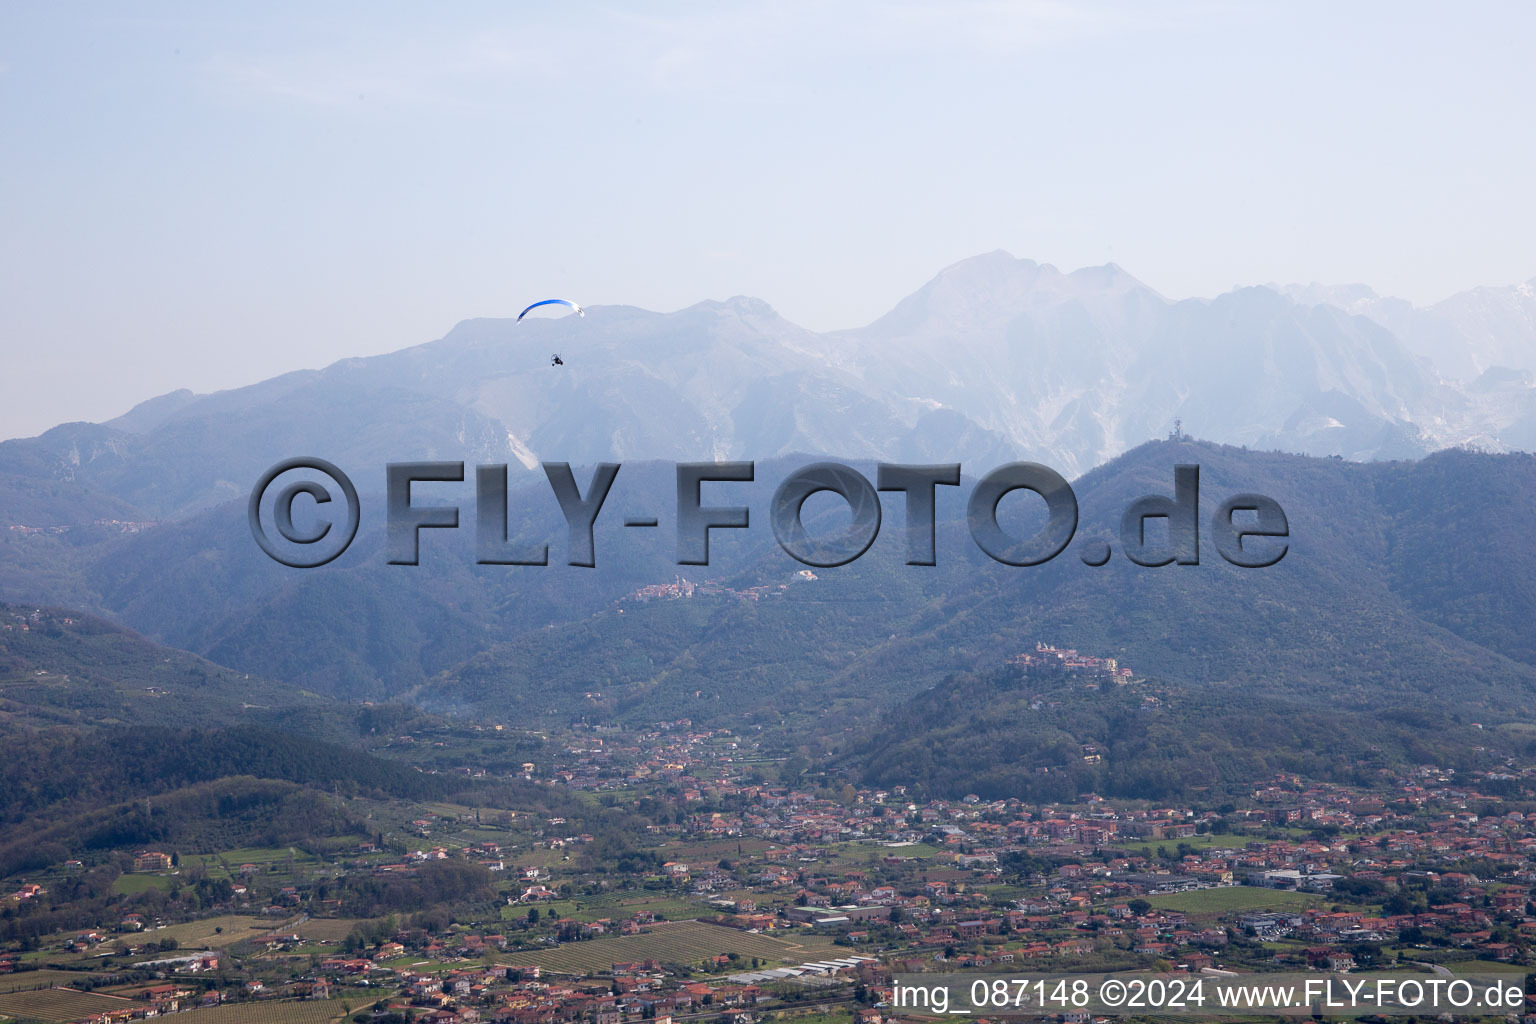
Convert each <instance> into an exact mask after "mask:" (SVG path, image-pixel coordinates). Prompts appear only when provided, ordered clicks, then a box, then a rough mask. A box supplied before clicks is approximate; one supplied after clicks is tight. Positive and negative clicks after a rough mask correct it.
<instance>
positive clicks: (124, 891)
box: [112, 875, 171, 896]
mask: <svg viewBox="0 0 1536 1024" xmlns="http://www.w3.org/2000/svg"><path fill="white" fill-rule="evenodd" d="M170 887H171V880H170V879H169V878H167V877H165V876H164V875H120V876H119V877H118V879H117V881H115V882H113V883H112V891H113V892H115V893H118V894H119V895H122V896H138V895H141V894H142V893H146V892H149V890H151V889H169V888H170Z"/></svg>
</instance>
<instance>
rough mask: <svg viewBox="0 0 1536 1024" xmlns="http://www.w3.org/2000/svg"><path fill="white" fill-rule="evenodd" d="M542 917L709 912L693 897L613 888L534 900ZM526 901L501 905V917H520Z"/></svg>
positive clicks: (670, 916)
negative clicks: (571, 896) (599, 893)
mask: <svg viewBox="0 0 1536 1024" xmlns="http://www.w3.org/2000/svg"><path fill="white" fill-rule="evenodd" d="M538 907H539V914H540V915H541V916H543V917H569V918H573V919H575V920H577V921H597V920H600V919H602V918H605V917H608V918H613V919H614V920H618V919H620V918H626V917H633V916H634V915H635V913H636V912H637V911H641V910H649V911H650V912H651V913H652V914H655V915H656V916H657V917H661V918H666V919H667V920H669V921H679V920H691V919H692V918H695V917H698V916H699V915H700V914H705V913H712V912H713V911H711V910H710V908H709V907H708V906H706V905H705V904H704V903H703V902H700V901H696V900H686V899H678V898H677V897H676V896H675V895H669V894H667V893H646V892H644V891H640V892H634V891H631V892H615V893H604V894H602V895H600V896H582V897H580V898H578V899H570V900H553V901H550V902H548V903H540V904H538ZM528 909H529V905H526V904H521V903H519V904H517V905H515V906H510V907H503V908H502V909H501V919H502V920H503V921H514V920H518V921H520V920H522V919H523V918H524V917H526V916H527V915H528Z"/></svg>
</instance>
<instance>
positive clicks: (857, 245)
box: [0, 0, 1536, 437]
mask: <svg viewBox="0 0 1536 1024" xmlns="http://www.w3.org/2000/svg"><path fill="white" fill-rule="evenodd" d="M317 8H321V9H318V10H317ZM1533 39H1536V4H1529V3H1508V4H1476V3H1473V4H1455V5H1452V4H1414V3H1403V2H1387V3H1337V2H1325V3H1301V2H1294V0H1286V2H1278V3H1272V4H1261V3H1217V2H1212V3H1166V4H1156V3H1143V2H1133V3H1125V4H1100V3H1067V2H1029V0H1019V2H957V0H946V2H936V3H904V2H901V0H891V2H878V3H877V2H870V3H834V2H830V0H814V2H808V3H804V4H796V3H771V4H770V3H761V4H753V5H743V6H733V5H728V4H723V3H700V4H686V3H675V4H673V3H669V4H622V5H620V4H615V5H613V6H604V5H595V4H585V3H574V2H561V3H549V4H544V5H533V4H507V3H496V4H486V5H484V6H476V5H471V4H464V3H456V4H442V5H436V4H421V3H413V4H399V5H387V4H382V3H367V4H358V5H356V6H350V7H349V6H348V5H344V4H323V5H317V4H312V3H293V4H284V3H274V2H263V3H260V4H250V5H246V6H244V7H239V6H236V5H233V4H207V3H205V2H201V0H199V2H196V3H188V4H184V5H183V4H153V3H138V4H132V5H129V4H109V3H95V4H91V3H84V2H82V3H72V4H52V3H45V2H41V0H39V2H35V3H27V2H21V0H6V2H4V3H0V437H9V436H15V435H22V434H31V433H36V432H38V431H41V430H43V429H45V428H47V427H49V426H52V425H54V424H55V423H59V422H62V421H66V420H73V419H96V420H99V419H105V418H108V417H111V416H114V415H116V414H118V413H121V412H123V411H125V410H126V409H128V408H129V407H130V406H132V405H133V404H134V403H136V402H137V401H140V400H141V399H144V398H147V397H150V396H152V395H155V394H159V393H162V392H165V391H169V390H172V389H174V388H177V387H191V388H193V389H195V390H200V391H203V390H212V389H216V388H221V387H230V386H235V385H239V384H244V383H249V382H252V381H255V380H258V379H261V378H263V377H267V376H271V375H273V374H275V373H279V372H282V371H284V370H289V369H296V368H300V367H310V366H320V365H324V364H326V363H329V362H331V361H334V360H335V359H338V358H342V357H345V356H351V355H367V354H372V353H377V352H384V351H389V350H392V349H396V348H400V347H403V346H405V345H409V344H414V343H417V342H421V341H426V340H430V339H432V338H436V337H440V336H441V335H443V334H444V333H446V331H447V330H448V329H449V328H450V327H451V326H452V325H453V324H454V323H455V322H457V321H459V320H461V319H464V318H467V317H474V316H505V315H509V314H515V313H516V312H517V311H518V310H519V309H520V308H521V307H522V306H523V305H525V304H526V303H527V302H530V301H532V300H533V299H536V298H543V297H547V296H549V295H562V296H569V297H571V298H574V299H577V300H578V301H581V302H584V303H590V304H605V303H632V304H636V305H641V306H645V307H648V308H652V309H662V310H666V309H675V308H678V307H681V306H685V305H689V304H691V303H693V302H695V301H698V300H700V299H704V298H724V297H727V296H730V295H733V294H750V295H756V296H759V297H761V298H764V299H766V300H768V301H769V302H770V303H772V304H773V305H774V306H775V307H777V308H778V309H779V310H780V311H781V312H782V313H783V314H784V315H785V316H787V317H789V318H790V319H791V320H794V321H797V322H799V323H802V324H805V325H807V326H810V327H814V328H836V327H847V326H853V325H857V324H861V323H865V322H867V321H869V320H871V319H873V318H874V317H876V316H878V315H879V314H880V313H882V312H884V311H885V310H886V309H888V308H889V307H890V306H891V305H893V304H894V303H895V302H896V301H897V300H898V299H899V298H901V297H902V296H903V295H905V294H907V293H909V292H911V291H912V290H913V289H915V288H916V287H918V286H919V285H920V284H922V282H923V281H925V280H927V279H928V278H929V277H931V276H932V275H933V274H934V273H935V272H936V271H937V270H939V269H940V268H941V267H943V266H945V265H946V264H948V263H951V262H954V261H955V260H957V259H962V258H964V257H966V256H970V255H974V254H976V253H979V252H984V251H987V250H991V249H996V248H1005V249H1008V250H1010V251H1012V252H1013V253H1014V254H1015V255H1019V256H1028V257H1030V258H1033V259H1038V260H1041V261H1046V262H1051V263H1055V264H1057V265H1058V266H1061V267H1063V268H1074V267H1077V266H1083V265H1089V264H1099V263H1104V262H1106V261H1111V260H1113V261H1114V262H1116V263H1119V264H1121V265H1122V266H1123V267H1125V268H1126V269H1127V270H1128V271H1130V272H1131V273H1132V274H1134V275H1136V276H1137V277H1139V278H1141V279H1142V280H1144V281H1146V282H1147V283H1148V284H1150V285H1152V286H1153V287H1155V288H1157V289H1159V290H1161V291H1162V292H1163V293H1164V294H1166V295H1169V296H1171V297H1184V296H1188V295H1209V294H1214V293H1216V292H1220V291H1224V290H1226V289H1227V288H1230V287H1231V286H1233V285H1234V284H1250V283H1257V282H1264V281H1294V280H1301V281H1310V280H1322V281H1326V282H1346V281H1365V282H1367V283H1369V284H1371V285H1373V286H1374V287H1376V288H1377V289H1378V290H1379V291H1382V292H1387V293H1393V294H1399V295H1403V296H1405V297H1408V298H1411V299H1413V300H1415V301H1418V302H1421V303H1422V302H1428V301H1434V300H1436V299H1439V298H1443V297H1444V296H1445V295H1448V294H1450V293H1452V292H1454V291H1458V290H1461V289H1464V288H1467V287H1470V286H1473V285H1476V284H1509V283H1512V282H1514V281H1518V280H1524V279H1526V278H1529V277H1531V276H1532V275H1533V274H1536V244H1533V243H1536V193H1533V186H1532V182H1536V131H1533V130H1532V126H1533V114H1532V111H1533V100H1536V72H1533V70H1532V68H1533V66H1536V62H1533V61H1532V59H1531V54H1530V47H1531V43H1532V40H1533Z"/></svg>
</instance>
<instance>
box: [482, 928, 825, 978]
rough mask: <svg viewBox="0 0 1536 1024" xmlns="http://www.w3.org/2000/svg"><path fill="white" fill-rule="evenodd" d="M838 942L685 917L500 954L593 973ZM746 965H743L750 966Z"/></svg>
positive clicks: (781, 957)
mask: <svg viewBox="0 0 1536 1024" xmlns="http://www.w3.org/2000/svg"><path fill="white" fill-rule="evenodd" d="M831 949H832V943H831V941H830V940H829V939H826V938H823V937H821V936H811V935H801V934H799V933H794V938H784V939H781V938H776V937H774V936H771V935H761V934H758V935H754V934H752V933H750V932H743V931H738V930H737V929H735V928H725V927H722V926H720V925H714V924H704V923H702V922H699V921H685V922H681V923H678V924H661V925H656V926H655V927H654V928H653V929H652V930H651V931H650V932H649V933H647V934H645V935H628V936H622V937H616V938H608V939H592V940H590V941H587V942H568V943H566V944H564V945H561V946H556V947H552V948H550V949H539V950H528V951H525V952H521V953H513V954H511V955H509V956H503V957H498V958H497V959H498V961H499V962H501V963H505V964H510V965H512V966H526V965H537V966H539V967H542V968H543V969H545V970H547V971H555V972H557V973H560V974H592V973H602V972H605V971H607V970H608V969H609V968H610V967H612V966H613V965H614V964H615V963H618V962H622V961H626V960H657V961H660V962H663V963H677V964H692V963H698V962H699V961H701V960H704V959H705V958H707V957H711V956H719V955H721V954H730V953H735V954H736V955H737V956H739V957H742V958H744V959H746V960H747V961H748V962H750V960H751V958H752V957H757V958H759V959H761V960H765V961H769V962H771V963H775V964H782V963H801V962H803V961H806V960H815V959H817V958H818V957H822V956H827V955H829V951H830V950H831ZM745 967H746V965H745V964H744V965H743V969H745Z"/></svg>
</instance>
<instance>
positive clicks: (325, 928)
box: [283, 917, 364, 942]
mask: <svg viewBox="0 0 1536 1024" xmlns="http://www.w3.org/2000/svg"><path fill="white" fill-rule="evenodd" d="M363 921H364V919H363V918H360V917H312V918H310V919H309V920H308V921H305V922H304V923H303V924H299V925H295V926H294V927H292V928H285V929H283V930H284V931H292V932H294V933H295V934H297V935H301V936H303V937H304V938H306V939H309V940H311V941H314V942H340V941H342V940H343V939H345V938H346V937H347V936H348V935H351V934H352V929H354V928H356V927H357V926H358V925H359V924H362V923H363Z"/></svg>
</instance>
